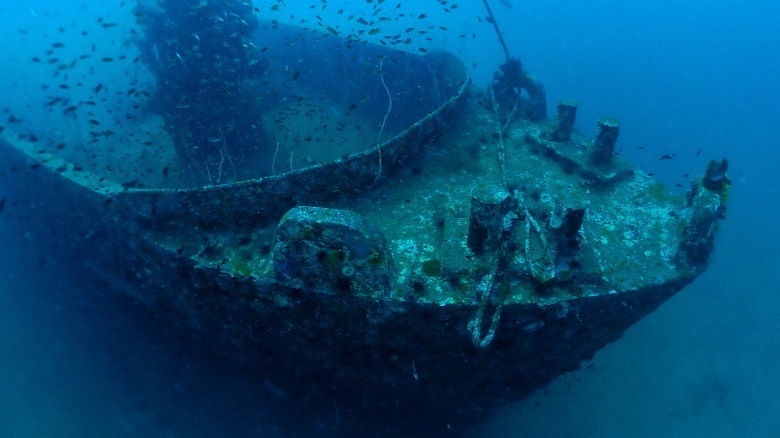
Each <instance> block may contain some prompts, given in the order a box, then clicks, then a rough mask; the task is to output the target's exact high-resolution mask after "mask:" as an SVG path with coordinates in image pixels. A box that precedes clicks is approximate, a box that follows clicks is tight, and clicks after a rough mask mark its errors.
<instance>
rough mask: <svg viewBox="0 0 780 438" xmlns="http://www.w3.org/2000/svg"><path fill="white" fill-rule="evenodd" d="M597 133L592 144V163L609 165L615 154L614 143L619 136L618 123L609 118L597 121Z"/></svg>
mask: <svg viewBox="0 0 780 438" xmlns="http://www.w3.org/2000/svg"><path fill="white" fill-rule="evenodd" d="M597 125H598V133H597V134H596V141H595V142H594V143H593V163H594V164H609V163H611V162H612V156H613V155H614V154H615V143H616V142H617V139H618V134H620V122H618V121H617V120H615V119H612V118H609V117H603V118H601V119H599V120H598V122H597Z"/></svg>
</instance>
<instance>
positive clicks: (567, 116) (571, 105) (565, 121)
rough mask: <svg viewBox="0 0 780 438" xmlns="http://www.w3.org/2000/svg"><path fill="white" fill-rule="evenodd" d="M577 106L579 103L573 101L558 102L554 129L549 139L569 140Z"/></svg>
mask: <svg viewBox="0 0 780 438" xmlns="http://www.w3.org/2000/svg"><path fill="white" fill-rule="evenodd" d="M578 106H579V104H578V103H577V102H574V101H560V102H558V121H557V124H556V125H555V129H554V130H553V131H552V132H551V133H550V140H552V141H558V142H563V141H569V140H571V131H572V129H573V128H574V122H575V120H576V119H577V107H578Z"/></svg>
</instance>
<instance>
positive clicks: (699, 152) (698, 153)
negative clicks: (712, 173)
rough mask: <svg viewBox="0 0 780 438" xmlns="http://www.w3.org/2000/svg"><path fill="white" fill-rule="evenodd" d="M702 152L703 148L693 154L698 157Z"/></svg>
mask: <svg viewBox="0 0 780 438" xmlns="http://www.w3.org/2000/svg"><path fill="white" fill-rule="evenodd" d="M700 154H701V148H699V150H698V151H696V153H695V154H693V156H694V157H698V156H699V155H700Z"/></svg>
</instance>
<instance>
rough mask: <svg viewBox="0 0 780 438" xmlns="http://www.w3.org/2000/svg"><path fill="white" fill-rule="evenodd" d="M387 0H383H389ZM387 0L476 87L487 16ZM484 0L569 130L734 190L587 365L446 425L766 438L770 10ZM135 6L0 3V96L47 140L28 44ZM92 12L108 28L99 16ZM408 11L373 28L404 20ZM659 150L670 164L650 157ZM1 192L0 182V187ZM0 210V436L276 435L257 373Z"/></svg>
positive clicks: (772, 148)
mask: <svg viewBox="0 0 780 438" xmlns="http://www.w3.org/2000/svg"><path fill="white" fill-rule="evenodd" d="M273 3H274V2H259V1H257V2H255V5H256V6H258V7H260V8H261V11H262V12H261V14H260V15H261V17H263V16H270V14H277V15H274V17H278V19H280V20H285V19H288V16H289V15H290V14H293V15H295V16H296V18H295V20H299V19H301V18H303V19H307V20H311V19H312V17H314V16H316V15H321V16H322V17H323V19H325V20H326V21H327V22H328V23H329V25H331V26H333V27H335V26H336V25H339V24H344V23H341V22H339V21H338V20H343V16H340V15H339V14H337V13H336V11H337V10H338V9H339V8H345V9H348V10H349V8H366V7H370V5H369V6H366V5H365V4H364V2H360V3H359V4H358V2H347V1H342V2H337V1H328V2H327V8H326V9H325V10H322V6H321V5H322V4H323V3H322V2H319V1H317V2H308V3H310V4H314V5H316V6H317V8H316V9H314V10H311V9H309V8H308V4H307V5H306V7H301V6H298V8H299V9H297V10H296V9H295V7H296V6H295V5H294V4H295V3H299V2H294V1H291V0H288V1H286V3H287V6H286V7H283V8H282V10H281V11H278V12H274V11H272V10H271V9H270V8H269V5H271V4H273ZM387 3H388V4H389V5H390V6H387V9H391V8H392V7H394V6H395V4H396V3H397V1H395V2H387ZM404 3H405V4H404V5H403V6H402V8H401V10H402V11H407V12H409V13H410V14H411V15H412V16H414V17H417V16H418V15H419V14H420V13H426V14H427V18H425V19H424V20H426V25H427V22H430V23H435V24H436V26H439V25H443V26H446V27H447V28H448V30H447V31H432V33H431V39H432V41H429V42H426V44H427V46H428V47H430V48H445V49H449V50H452V51H454V52H455V53H457V54H458V55H459V56H461V57H462V58H463V59H464V60H465V61H466V62H467V64H468V65H469V66H471V68H472V69H473V71H472V74H473V76H474V78H475V80H476V81H477V82H480V81H482V82H484V81H486V80H487V78H489V77H490V74H491V72H492V71H493V70H494V69H495V68H496V67H497V65H498V64H499V63H500V62H501V61H502V57H503V54H502V52H501V49H500V47H499V45H498V43H497V41H496V39H495V34H494V33H493V29H492V27H490V26H489V25H488V24H486V23H485V22H484V21H483V22H480V21H478V20H477V17H484V15H485V13H484V10H483V9H482V8H481V6H482V5H481V2H477V1H475V0H473V1H472V2H471V4H460V5H459V6H460V7H459V8H457V9H454V10H452V11H451V12H445V11H443V10H442V8H441V6H439V4H438V3H437V2H434V1H419V2H404ZM464 3H465V2H464ZM492 3H493V8H494V10H495V12H496V16H497V20H498V22H499V24H500V25H501V26H502V28H503V30H504V33H505V37H506V40H507V44H508V46H509V48H510V50H511V51H512V52H513V54H515V55H516V56H518V57H519V58H521V59H522V60H523V62H524V65H525V67H526V69H527V70H528V71H530V72H531V73H532V74H533V75H535V76H537V77H538V78H540V79H541V80H542V81H543V82H544V84H545V87H546V89H547V92H548V98H549V101H550V108H554V103H555V102H556V101H557V100H559V99H576V100H578V101H579V102H580V104H581V105H580V111H579V113H578V128H579V129H580V130H581V131H582V132H584V133H587V134H589V135H592V134H593V133H594V131H595V120H596V119H597V118H598V117H601V116H611V117H615V118H617V119H619V120H620V121H621V122H622V126H623V127H622V131H621V137H620V140H619V143H618V148H619V149H620V153H621V154H622V155H623V156H625V157H626V158H628V159H629V160H631V161H632V162H634V163H636V164H637V165H638V166H639V167H641V168H643V169H645V170H646V171H648V172H652V173H654V174H655V175H656V177H657V178H658V179H659V180H661V181H662V182H664V183H666V184H667V185H668V186H669V187H671V188H673V189H675V190H679V191H681V192H682V191H683V190H684V189H685V187H686V186H687V181H688V180H689V178H686V177H683V176H682V175H684V174H691V175H695V174H698V173H701V172H702V171H703V170H704V167H705V165H706V162H707V160H709V159H715V158H722V157H727V158H728V159H729V162H730V175H731V179H732V180H733V182H734V184H733V187H732V190H731V196H730V204H729V211H728V218H727V220H726V221H725V222H724V223H723V224H722V226H721V229H720V231H719V235H718V237H717V242H716V250H715V254H714V256H713V259H712V262H711V265H710V267H709V270H708V271H707V272H705V273H704V274H703V275H702V276H701V277H699V278H698V279H697V280H696V282H694V283H693V284H692V285H691V286H689V287H687V288H686V289H684V290H683V291H682V292H681V293H679V294H678V295H677V296H675V297H674V298H673V299H671V300H670V301H669V302H668V303H666V304H665V305H663V306H662V307H661V308H660V309H659V310H658V311H657V312H655V313H654V314H652V315H650V316H649V317H647V318H645V319H644V320H642V321H641V322H639V323H638V324H637V325H636V326H634V327H632V328H631V329H630V330H629V331H628V332H627V333H626V335H625V336H624V337H623V338H622V339H621V340H620V341H618V342H617V343H615V344H613V345H610V346H608V347H606V348H605V349H603V350H602V351H601V352H599V354H597V356H596V358H595V359H594V361H593V367H592V368H590V369H585V370H582V371H578V372H574V373H571V374H568V375H565V376H562V377H561V378H560V379H558V380H557V381H556V382H554V383H553V384H551V385H550V386H549V387H548V388H547V389H545V390H542V391H539V392H538V393H537V394H535V395H533V396H532V397H530V398H529V399H527V400H524V401H522V402H518V403H515V404H513V405H512V406H510V407H507V408H506V409H504V410H502V411H500V412H498V413H496V415H495V416H494V417H490V418H488V419H486V421H485V422H484V423H483V424H480V425H477V426H475V428H474V430H471V431H464V432H463V433H464V434H465V435H466V436H531V437H536V436H540V437H541V436H545V437H547V436H629V435H630V436H648V437H650V436H652V437H657V436H778V435H780V420H778V417H777V415H776V413H777V412H779V411H780V401H779V400H780V399H778V396H777V395H778V394H780V373H778V372H777V363H778V361H780V316H779V313H778V310H777V309H778V308H780V294H779V293H778V292H779V291H780V287H779V286H778V285H779V284H780V270H778V269H777V266H778V263H780V236H779V235H778V216H780V208H778V203H779V202H780V193H778V185H780V174H778V172H777V167H778V163H780V136H778V134H777V127H778V119H779V118H780V109H778V108H779V107H778V102H780V81H778V80H777V74H778V72H779V71H780V32H778V31H777V28H776V23H777V22H778V19H780V4H778V3H777V2H770V1H766V0H756V1H753V2H737V1H734V0H725V1H720V2H708V4H705V3H703V2H694V1H690V0H677V1H670V0H658V1H656V2H642V3H640V2H626V1H617V0H614V1H606V0H598V1H589V2H583V1H573V0H563V1H551V0H540V1H535V2H523V1H519V0H515V1H512V2H501V1H493V2H492ZM508 4H511V5H512V7H511V8H508V7H507V5H508ZM131 8H132V2H128V4H126V5H124V6H121V7H118V6H117V2H96V1H89V2H87V1H83V2H79V1H54V0H50V1H21V0H19V1H13V2H11V1H8V0H6V1H4V2H2V3H0V17H3V22H4V23H3V26H0V41H2V43H1V45H0V47H2V48H3V50H2V51H0V65H2V71H3V80H2V81H1V82H0V107H3V108H5V107H9V108H10V109H11V111H12V112H13V113H14V114H16V115H19V116H20V117H21V118H23V119H25V120H26V123H30V125H31V126H36V127H37V128H38V129H40V130H41V131H43V132H45V133H46V134H49V135H57V134H58V132H59V131H58V130H59V129H61V126H60V122H59V121H58V120H57V119H56V116H55V115H52V114H51V113H48V112H46V111H45V110H44V107H43V102H45V97H46V96H47V93H46V92H45V91H43V90H41V88H40V84H41V83H43V82H52V79H51V71H50V70H47V69H46V66H45V65H40V64H36V63H32V62H31V61H30V59H31V58H32V57H33V56H41V55H42V53H43V52H45V50H46V49H47V47H48V46H49V45H50V44H51V43H52V42H54V41H62V42H64V43H66V47H67V50H70V51H73V52H72V54H73V53H75V54H78V52H79V51H85V52H88V51H89V50H90V49H91V44H93V43H95V44H96V45H97V46H98V49H97V50H98V52H103V53H111V54H113V55H116V54H120V53H122V52H123V51H124V50H130V49H128V48H127V47H126V45H125V37H126V34H125V33H123V32H124V30H123V29H124V28H123V26H125V25H127V24H129V23H131V22H132V18H131V17H130V10H131ZM264 14H269V15H264ZM99 17H103V18H104V22H116V23H118V25H117V26H116V27H110V28H103V27H102V26H101V25H100V23H98V22H97V19H98V18H99ZM417 20H418V19H416V18H406V19H402V20H399V21H398V22H397V23H390V24H386V25H385V26H398V28H400V29H404V28H406V27H409V26H418V25H420V23H418V22H417ZM60 27H62V28H63V31H62V32H60V30H59V28H60ZM387 29H389V27H388V28H387ZM81 30H87V31H88V35H87V36H81V35H79V32H80V31H81ZM388 31H389V30H388ZM460 34H467V38H458V35H460ZM472 34H474V36H473V38H472ZM105 56H108V55H105ZM84 74H85V75H87V76H85V79H84V80H85V81H86V80H89V81H90V84H92V83H93V82H94V81H95V76H94V75H98V76H100V77H103V76H104V77H105V78H106V79H105V82H107V83H110V82H111V81H112V80H115V81H119V80H120V79H121V77H122V75H123V74H124V72H123V70H122V67H119V66H105V65H103V66H100V69H99V70H98V71H96V72H94V73H90V72H86V73H84ZM90 74H92V75H93V76H89V75H90ZM112 78H113V79H112ZM117 78H120V79H117ZM71 79H73V80H74V81H75V80H77V79H75V78H71ZM53 83H55V84H56V83H57V82H53ZM6 118H7V114H3V120H2V121H3V122H5V119H6ZM59 134H62V133H61V132H59ZM66 134H67V133H66ZM66 134H62V135H66ZM699 149H701V151H702V152H701V154H700V155H696V152H697V151H698V150H699ZM662 154H675V158H674V159H672V160H663V161H661V160H659V157H660V156H661V155H662ZM677 184H680V185H681V187H677ZM3 190H5V189H4V187H3V185H2V181H0V198H3V193H2V191H3ZM9 215H10V207H6V211H5V212H4V213H0V376H1V378H0V436H10V437H28V436H29V437H38V436H199V435H200V436H218V435H222V436H227V435H234V434H238V435H256V436H287V434H288V432H289V430H291V429H290V428H289V427H290V425H289V418H294V417H295V413H290V412H284V413H279V412H276V411H275V410H274V409H275V408H274V407H273V405H274V404H273V397H274V395H273V391H268V390H267V387H264V386H263V382H255V381H252V379H251V378H247V377H245V376H242V375H241V374H240V372H238V371H236V370H233V369H232V368H231V366H230V365H229V364H225V363H221V362H219V361H217V360H215V359H212V358H209V357H208V356H207V355H204V354H202V353H201V352H200V351H198V348H197V346H194V345H192V344H191V343H190V342H187V341H186V340H183V339H181V338H180V337H179V336H178V335H177V334H176V332H175V331H173V330H171V329H170V328H168V326H166V325H165V323H164V322H163V321H160V320H158V319H157V318H155V316H154V315H151V314H149V313H148V312H146V311H145V310H144V308H143V307H141V306H140V305H136V304H134V303H132V302H129V301H128V300H126V299H123V298H122V297H121V296H118V295H114V294H110V293H104V291H105V290H106V288H105V285H102V284H101V283H100V282H99V281H98V280H96V279H88V278H85V277H84V276H83V275H81V274H77V272H78V271H75V270H74V269H73V268H72V267H71V266H68V265H67V264H62V263H59V262H57V261H55V258H54V257H51V254H49V253H47V246H46V241H45V238H43V237H41V236H42V235H45V233H42V232H40V230H35V229H27V228H26V227H25V225H24V223H21V224H20V223H18V222H15V221H11V220H10V219H9ZM264 388H265V389H264ZM286 417H289V418H286ZM318 420H319V421H318ZM302 422H303V423H310V424H313V425H314V426H312V427H311V428H304V430H303V431H299V433H301V434H303V435H307V434H314V433H315V432H317V431H320V430H325V431H328V432H329V433H330V432H333V431H332V428H333V426H334V422H333V419H332V418H324V419H306V420H305V421H302ZM339 433H345V432H344V431H343V430H340V429H338V428H337V429H336V432H335V434H336V435H338V434H339Z"/></svg>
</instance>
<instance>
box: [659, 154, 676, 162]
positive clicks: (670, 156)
mask: <svg viewBox="0 0 780 438" xmlns="http://www.w3.org/2000/svg"><path fill="white" fill-rule="evenodd" d="M675 155H676V154H672V155H669V154H663V155H661V158H659V159H658V161H663V160H671V159H672V158H674V157H675Z"/></svg>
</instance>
